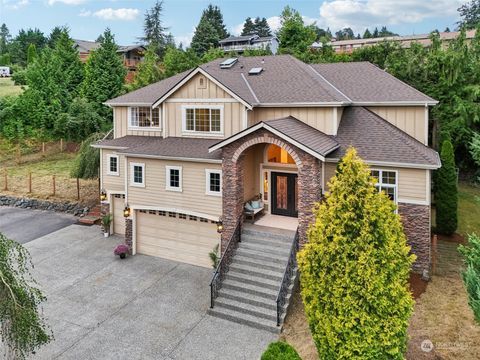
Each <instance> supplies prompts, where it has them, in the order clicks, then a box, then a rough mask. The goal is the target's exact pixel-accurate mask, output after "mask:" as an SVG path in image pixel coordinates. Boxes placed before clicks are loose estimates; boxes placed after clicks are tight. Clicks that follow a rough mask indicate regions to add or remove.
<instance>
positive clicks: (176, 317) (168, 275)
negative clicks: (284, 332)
mask: <svg viewBox="0 0 480 360" xmlns="http://www.w3.org/2000/svg"><path fill="white" fill-rule="evenodd" d="M120 242H121V239H119V238H117V237H113V236H112V237H110V238H107V239H105V238H103V236H102V234H101V231H100V229H99V227H97V226H93V227H85V226H80V225H71V226H68V227H66V228H64V229H61V230H59V231H57V232H54V233H51V234H49V235H47V236H44V237H42V238H40V239H37V240H34V241H31V242H29V243H28V244H26V247H27V248H28V249H29V250H30V252H31V254H32V257H33V262H34V264H35V270H34V275H35V277H36V279H37V280H38V282H39V283H40V286H41V288H42V289H44V291H45V293H46V295H47V297H48V300H47V302H46V304H45V306H44V311H45V315H46V317H47V320H48V323H49V324H50V325H51V327H52V329H53V332H54V335H55V340H54V341H53V342H52V343H50V344H48V345H47V346H45V347H43V348H41V349H40V350H39V351H38V352H37V354H36V355H34V356H33V357H32V358H33V359H76V360H78V359H102V360H103V359H202V360H203V359H245V360H246V359H259V358H260V356H261V353H262V352H263V350H264V349H265V348H266V347H267V345H268V343H270V342H271V341H274V340H275V339H276V336H275V335H273V334H271V333H268V332H265V331H262V330H257V329H252V328H249V327H245V326H243V325H239V324H234V323H231V322H229V321H225V320H222V319H217V318H214V317H211V316H209V315H207V314H206V310H207V308H208V305H209V301H210V298H209V287H208V284H209V281H210V278H211V273H212V272H211V270H210V269H205V268H200V267H196V266H191V265H186V264H180V263H177V262H173V261H168V260H164V259H159V258H154V257H149V256H143V255H136V256H134V257H129V258H127V259H125V260H120V259H119V258H118V257H114V255H113V253H112V251H113V248H114V246H115V244H117V243H120Z"/></svg>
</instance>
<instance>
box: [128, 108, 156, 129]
mask: <svg viewBox="0 0 480 360" xmlns="http://www.w3.org/2000/svg"><path fill="white" fill-rule="evenodd" d="M141 107H148V106H129V107H128V108H127V111H128V114H127V117H128V121H127V123H128V126H127V130H147V131H148V130H152V131H153V130H154V131H161V130H162V111H160V108H158V107H156V108H152V107H150V119H151V118H152V117H153V116H152V111H153V110H155V111H158V126H135V125H132V109H135V108H141Z"/></svg>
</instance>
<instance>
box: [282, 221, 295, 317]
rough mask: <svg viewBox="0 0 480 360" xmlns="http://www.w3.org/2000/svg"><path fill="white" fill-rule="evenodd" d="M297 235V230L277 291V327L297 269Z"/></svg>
mask: <svg viewBox="0 0 480 360" xmlns="http://www.w3.org/2000/svg"><path fill="white" fill-rule="evenodd" d="M298 241H299V234H298V228H297V231H296V232H295V238H294V239H293V243H292V247H291V248H290V256H289V257H288V262H287V266H286V267H285V272H284V273H283V278H282V284H281V285H280V289H279V290H278V295H277V326H280V319H281V318H282V315H283V306H284V305H285V299H286V298H287V294H288V287H289V286H290V282H291V279H292V276H293V273H294V271H295V268H296V267H297V252H298V247H299V242H298Z"/></svg>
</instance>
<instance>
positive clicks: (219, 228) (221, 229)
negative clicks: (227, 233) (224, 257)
mask: <svg viewBox="0 0 480 360" xmlns="http://www.w3.org/2000/svg"><path fill="white" fill-rule="evenodd" d="M222 232H223V222H222V220H219V221H217V233H219V234H221V233H222Z"/></svg>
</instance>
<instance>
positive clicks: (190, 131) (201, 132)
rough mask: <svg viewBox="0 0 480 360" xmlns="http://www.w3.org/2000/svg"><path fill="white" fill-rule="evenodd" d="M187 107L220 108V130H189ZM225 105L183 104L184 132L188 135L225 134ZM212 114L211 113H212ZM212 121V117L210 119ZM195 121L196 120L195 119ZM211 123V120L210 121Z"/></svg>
mask: <svg viewBox="0 0 480 360" xmlns="http://www.w3.org/2000/svg"><path fill="white" fill-rule="evenodd" d="M187 109H193V110H195V109H209V110H217V109H218V110H220V131H195V130H187ZM223 109H224V106H223V105H182V133H183V134H186V135H197V136H219V135H223V129H224V117H223ZM210 116H211V115H210ZM210 121H211V119H210ZM194 122H195V120H194ZM210 125H211V122H210Z"/></svg>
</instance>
